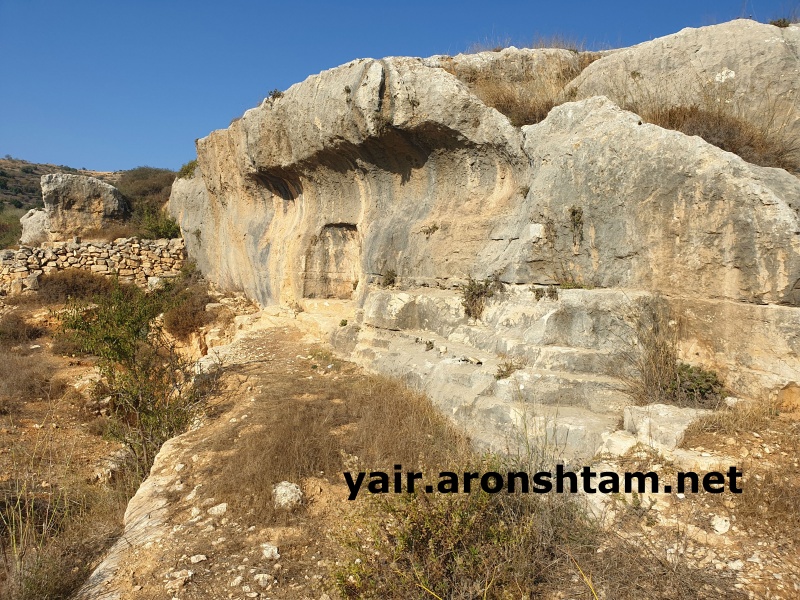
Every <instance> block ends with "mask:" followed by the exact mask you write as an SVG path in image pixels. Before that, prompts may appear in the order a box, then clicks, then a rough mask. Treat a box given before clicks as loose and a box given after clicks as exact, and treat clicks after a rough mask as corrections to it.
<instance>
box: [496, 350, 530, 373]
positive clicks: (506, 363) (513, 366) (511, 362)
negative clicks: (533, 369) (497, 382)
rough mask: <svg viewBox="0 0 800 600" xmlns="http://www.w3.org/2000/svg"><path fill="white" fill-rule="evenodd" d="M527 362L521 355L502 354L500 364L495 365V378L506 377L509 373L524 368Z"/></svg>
mask: <svg viewBox="0 0 800 600" xmlns="http://www.w3.org/2000/svg"><path fill="white" fill-rule="evenodd" d="M527 364H528V361H527V359H526V358H525V357H521V356H503V357H502V360H501V361H500V364H498V365H497V371H495V374H494V378H495V379H508V378H509V377H511V375H512V374H513V373H515V372H517V371H519V370H520V369H524V368H525V367H526V366H527Z"/></svg>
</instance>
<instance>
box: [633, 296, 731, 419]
mask: <svg viewBox="0 0 800 600" xmlns="http://www.w3.org/2000/svg"><path fill="white" fill-rule="evenodd" d="M678 332H679V326H678V322H677V321H676V320H675V319H673V318H672V315H671V312H670V310H669V306H668V305H667V303H666V302H665V301H664V300H663V299H661V298H654V299H651V300H649V301H647V302H645V303H644V304H643V305H642V307H641V312H640V313H639V314H638V315H636V316H635V318H634V324H633V327H632V330H631V334H632V338H631V339H629V340H627V346H628V349H627V350H626V352H625V357H626V362H627V366H628V368H629V369H630V371H629V372H628V373H624V374H622V375H621V377H622V379H623V381H624V382H625V391H626V393H627V394H628V395H629V396H630V397H631V398H632V399H633V400H634V402H636V403H637V404H640V405H644V404H652V403H661V404H675V405H677V406H691V407H696V408H709V407H712V408H715V407H716V406H718V404H719V402H720V401H721V400H722V398H724V396H725V394H726V393H727V392H726V390H725V387H724V386H723V384H722V382H721V381H720V380H719V378H718V377H717V375H716V374H715V373H713V372H711V371H707V370H705V369H702V368H700V367H692V366H689V365H687V364H685V363H681V362H679V361H678Z"/></svg>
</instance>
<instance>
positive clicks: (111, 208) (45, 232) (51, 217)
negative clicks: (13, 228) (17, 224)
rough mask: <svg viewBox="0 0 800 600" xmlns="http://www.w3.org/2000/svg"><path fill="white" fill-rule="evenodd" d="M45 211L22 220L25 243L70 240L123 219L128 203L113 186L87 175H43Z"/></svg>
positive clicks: (32, 213) (29, 214)
mask: <svg viewBox="0 0 800 600" xmlns="http://www.w3.org/2000/svg"><path fill="white" fill-rule="evenodd" d="M42 199H43V200H44V208H43V209H40V210H36V211H29V212H28V213H27V214H26V215H25V216H24V217H23V218H22V219H21V222H22V241H21V242H20V243H22V244H37V243H41V242H43V241H53V242H55V241H66V240H69V239H71V238H72V237H75V236H81V235H83V234H84V233H85V232H86V231H89V230H98V229H101V228H103V227H105V226H107V225H108V224H110V223H111V222H114V221H118V220H121V219H123V218H124V217H125V216H126V214H127V212H128V209H129V207H128V203H127V201H126V200H125V198H124V197H123V196H122V194H121V193H120V192H119V190H117V188H115V187H114V186H113V185H110V184H108V183H105V182H104V181H100V180H99V179H95V178H94V177H86V176H85V175H73V174H70V173H53V174H50V175H42Z"/></svg>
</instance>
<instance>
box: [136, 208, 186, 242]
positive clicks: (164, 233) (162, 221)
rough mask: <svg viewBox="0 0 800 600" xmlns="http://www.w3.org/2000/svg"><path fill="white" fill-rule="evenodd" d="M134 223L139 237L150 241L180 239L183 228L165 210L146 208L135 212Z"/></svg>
mask: <svg viewBox="0 0 800 600" xmlns="http://www.w3.org/2000/svg"><path fill="white" fill-rule="evenodd" d="M133 221H134V224H135V225H136V227H137V228H138V230H139V235H140V236H141V237H144V238H149V239H164V238H169V239H172V238H179V237H181V228H180V226H179V225H178V223H177V222H176V221H175V219H173V218H172V217H171V216H169V215H168V214H167V213H166V211H164V210H155V209H153V208H144V209H142V210H136V211H134V216H133Z"/></svg>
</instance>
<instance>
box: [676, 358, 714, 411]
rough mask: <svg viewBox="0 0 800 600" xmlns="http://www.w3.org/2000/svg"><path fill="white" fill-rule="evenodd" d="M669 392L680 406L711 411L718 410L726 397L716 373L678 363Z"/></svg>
mask: <svg viewBox="0 0 800 600" xmlns="http://www.w3.org/2000/svg"><path fill="white" fill-rule="evenodd" d="M670 392H671V393H672V394H673V395H674V397H675V403H676V404H678V405H680V406H695V407H699V408H712V409H713V408H718V407H719V406H720V404H721V403H722V400H723V399H724V398H725V396H726V395H727V390H726V389H725V385H724V384H723V383H722V382H721V381H720V379H719V377H718V376H717V374H716V373H714V372H713V371H708V370H706V369H704V368H702V367H695V366H692V365H687V364H686V363H678V367H677V370H676V373H675V380H674V381H673V382H672V385H671V386H670Z"/></svg>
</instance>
